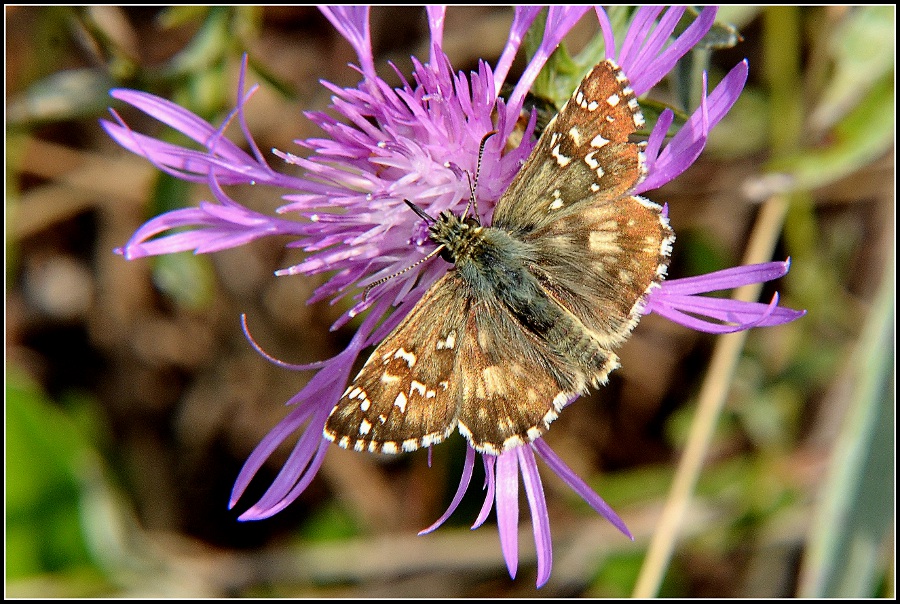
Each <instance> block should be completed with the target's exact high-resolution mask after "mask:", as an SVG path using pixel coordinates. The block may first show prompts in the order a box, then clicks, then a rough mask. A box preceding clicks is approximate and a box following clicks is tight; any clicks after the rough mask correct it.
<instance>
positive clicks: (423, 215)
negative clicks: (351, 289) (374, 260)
mask: <svg viewBox="0 0 900 604" xmlns="http://www.w3.org/2000/svg"><path fill="white" fill-rule="evenodd" d="M403 203H405V204H406V205H408V206H409V208H410V209H411V210H412V211H413V212H415V213H416V216H418V217H419V218H421V219H422V220H424V221H425V222H427V223H428V224H433V223H434V222H435V220H434V217H433V216H431V214H429V213H428V212H426V211H425V210H423V209H422V208H420V207H419V206H417V205H416V204H414V203H413V202H411V201H410V200H408V199H404V200H403ZM443 249H444V246H443V244H441V245H439V246H438V247H436V248H435V249H433V250H432V251H430V252H429V253H428V255H427V256H425V257H424V258H421V259H420V260H417V261H416V262H415V263H413V264H410V265H409V266H407V267H406V268H405V269H403V270H402V271H397V272H396V273H394V274H393V275H388V276H387V277H382V278H381V279H379V280H378V281H376V282H375V283H370V284H369V285H367V286H366V289H365V290H364V291H363V302H365V301H366V300H368V299H369V292H370V291H372V290H373V289H374V288H376V287H378V286H379V285H381V284H382V283H386V282H387V281H390V280H391V279H393V278H394V277H399V276H400V275H402V274H403V273H405V272H407V271H409V270H412V269H414V268H416V267H417V266H419V265H420V264H422V263H423V262H426V261H428V260H429V259H431V258H433V257H434V255H435V254H437V253H439V252H440V251H441V250H443Z"/></svg>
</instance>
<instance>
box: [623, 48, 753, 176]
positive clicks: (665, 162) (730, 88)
mask: <svg viewBox="0 0 900 604" xmlns="http://www.w3.org/2000/svg"><path fill="white" fill-rule="evenodd" d="M747 73H748V65H747V61H746V60H744V61H741V62H740V63H738V64H737V65H735V66H734V68H733V69H732V70H731V71H730V72H728V75H726V76H725V77H724V78H723V79H722V81H721V82H719V85H718V86H716V88H715V89H714V90H713V91H712V94H710V95H709V97H708V98H706V97H705V95H704V98H703V99H702V101H701V105H700V107H699V108H698V109H697V111H695V112H694V113H693V114H692V115H691V117H690V118H689V119H688V121H687V122H686V123H685V125H684V126H682V127H681V129H680V130H679V131H678V133H677V134H676V135H675V136H674V137H673V138H672V140H671V141H670V142H669V144H668V145H666V148H665V149H664V150H663V152H662V153H660V154H659V156H658V157H656V158H655V159H654V157H653V156H652V155H651V154H650V153H648V154H647V161H648V168H649V171H650V173H649V176H648V177H647V178H646V179H645V180H644V181H643V182H641V183H640V185H638V186H637V187H635V189H634V192H635V193H637V194H641V193H643V192H645V191H650V190H652V189H657V188H659V187H661V186H663V185H664V184H666V183H668V182H671V181H672V180H674V179H675V178H676V177H678V176H680V175H681V173H682V172H684V171H685V170H687V169H688V168H689V167H690V166H691V165H692V164H693V163H694V161H695V160H696V159H697V158H698V157H699V156H700V153H701V152H702V151H703V148H704V147H705V146H706V139H707V136H708V135H709V132H710V130H712V129H713V128H714V127H715V126H716V124H718V123H719V121H720V120H721V119H722V118H723V117H725V115H726V114H727V113H728V111H730V110H731V107H732V106H733V105H734V103H735V102H736V101H737V99H738V97H739V96H740V95H741V91H743V89H744V84H745V83H746V82H747ZM704 81H705V79H704ZM664 114H665V112H664ZM660 119H662V118H660ZM667 130H668V125H666V127H665V129H663V127H662V125H661V123H660V122H657V126H656V127H655V128H654V130H653V132H652V133H651V139H654V138H659V137H660V136H663V135H664V134H665V132H666V131H667ZM654 142H655V141H654ZM649 146H650V143H649V142H648V148H649ZM648 150H649V149H648Z"/></svg>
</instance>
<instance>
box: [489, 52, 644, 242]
mask: <svg viewBox="0 0 900 604" xmlns="http://www.w3.org/2000/svg"><path fill="white" fill-rule="evenodd" d="M643 125H644V119H643V117H642V115H641V111H640V107H639V106H638V104H637V101H636V100H635V98H634V93H633V92H632V91H631V89H630V88H629V87H628V86H627V79H625V76H624V75H623V74H622V71H621V70H620V69H619V68H618V67H617V66H616V65H615V63H613V62H612V61H610V60H606V61H604V62H602V63H599V64H598V65H597V66H596V67H594V69H593V71H592V72H591V73H590V74H588V76H587V77H585V78H584V80H583V81H582V83H581V84H580V85H579V87H578V88H577V89H576V90H575V93H574V94H573V95H572V98H570V99H569V100H568V101H566V104H565V105H564V106H563V108H562V110H561V111H560V112H559V115H557V116H556V117H555V118H554V119H553V121H551V122H550V124H549V125H548V126H547V129H546V130H544V132H543V134H542V135H541V138H540V140H539V141H538V143H537V145H536V146H535V149H534V150H533V151H532V153H531V155H530V156H529V157H528V160H527V161H526V162H525V166H524V167H523V168H522V170H521V171H520V172H519V174H518V175H517V176H516V178H515V179H514V180H513V182H512V184H511V185H510V186H509V188H508V189H507V190H506V192H505V193H504V194H503V196H502V197H501V198H500V200H499V201H498V202H497V206H496V208H495V210H494V218H493V225H494V226H495V227H498V228H502V229H505V230H508V231H511V232H513V233H527V232H530V231H532V230H534V229H537V228H540V227H542V226H544V225H547V224H549V223H551V222H553V221H555V220H558V219H559V218H560V217H562V216H564V215H566V214H568V213H571V212H577V211H578V210H580V209H583V208H584V207H585V206H589V205H595V204H597V203H602V202H603V201H609V200H614V199H617V198H619V197H621V196H623V195H624V194H626V193H627V192H628V191H630V190H631V189H632V188H633V187H634V186H635V185H636V184H637V183H638V182H639V181H640V180H641V178H643V175H644V166H643V162H644V159H643V151H642V149H641V146H640V145H638V144H636V143H631V142H628V138H629V136H630V135H631V134H633V133H634V132H636V131H637V129H639V128H642V127H643Z"/></svg>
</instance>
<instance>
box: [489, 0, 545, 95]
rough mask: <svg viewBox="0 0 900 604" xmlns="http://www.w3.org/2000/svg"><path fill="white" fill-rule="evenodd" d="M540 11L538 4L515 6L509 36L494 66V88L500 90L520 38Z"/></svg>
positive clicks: (517, 49) (519, 44)
mask: <svg viewBox="0 0 900 604" xmlns="http://www.w3.org/2000/svg"><path fill="white" fill-rule="evenodd" d="M539 12H541V7H540V6H517V7H515V16H514V17H513V22H512V26H511V27H510V28H509V36H508V37H507V39H506V45H505V46H504V47H503V52H502V53H501V54H500V59H499V60H498V61H497V65H496V66H495V67H494V90H495V92H498V93H499V92H500V88H501V87H502V86H503V82H505V81H506V76H507V75H509V68H510V67H512V64H513V60H515V58H516V53H517V52H518V51H519V47H520V46H521V45H522V39H523V38H524V37H525V33H526V32H527V31H528V28H529V27H531V23H532V22H533V21H534V18H535V17H537V15H538V13H539Z"/></svg>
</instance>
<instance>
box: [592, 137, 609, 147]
mask: <svg viewBox="0 0 900 604" xmlns="http://www.w3.org/2000/svg"><path fill="white" fill-rule="evenodd" d="M608 142H609V139H606V138H603V137H602V136H601V135H599V134H598V135H597V136H595V137H594V138H592V139H591V147H595V148H597V149H599V148H600V147H602V146H603V145H605V144H607V143H608Z"/></svg>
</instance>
